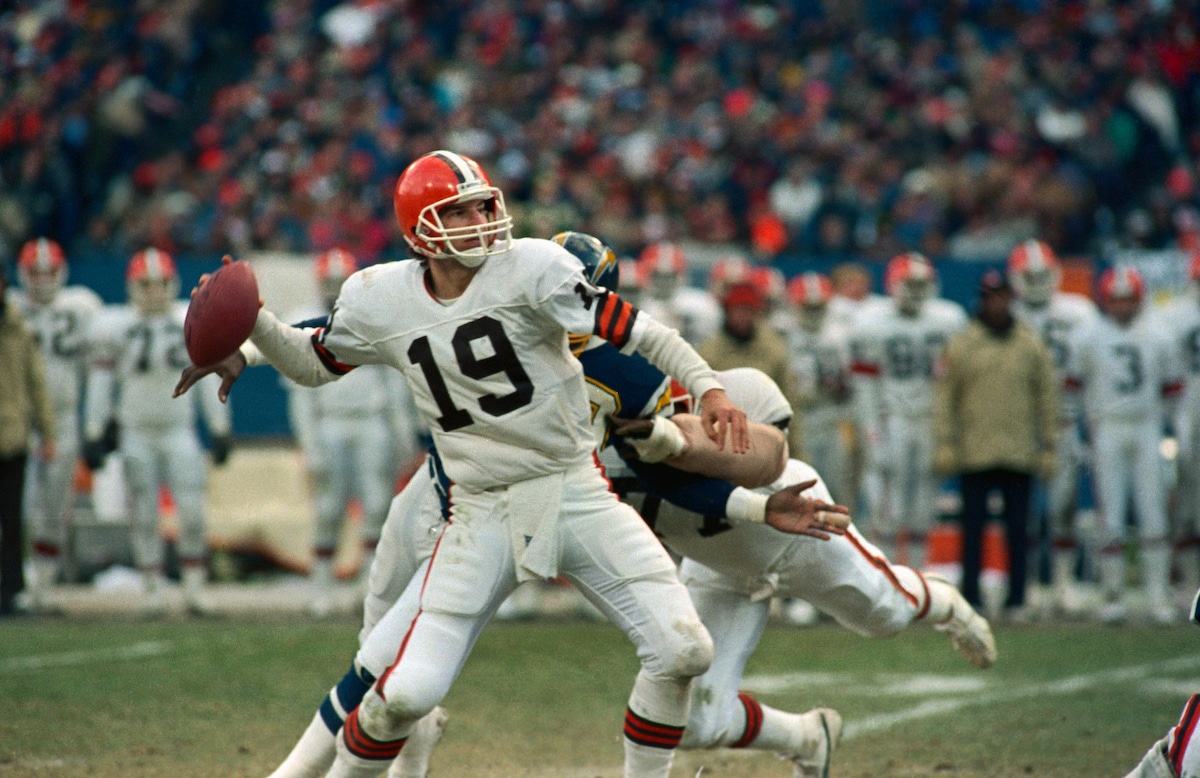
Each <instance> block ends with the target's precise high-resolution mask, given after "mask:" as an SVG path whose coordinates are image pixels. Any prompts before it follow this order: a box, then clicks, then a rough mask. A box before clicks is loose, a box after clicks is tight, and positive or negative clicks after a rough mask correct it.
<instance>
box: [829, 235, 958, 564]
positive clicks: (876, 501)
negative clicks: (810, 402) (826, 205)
mask: <svg viewBox="0 0 1200 778" xmlns="http://www.w3.org/2000/svg"><path fill="white" fill-rule="evenodd" d="M885 285H886V287H887V293H888V296H889V297H890V298H891V299H890V303H889V304H888V305H885V306H878V307H875V306H873V307H872V309H871V310H872V315H871V316H863V317H861V318H859V319H858V320H857V321H856V324H855V327H854V331H853V332H852V333H851V336H850V337H851V353H852V355H853V359H854V363H853V365H852V368H851V369H852V375H853V377H854V389H855V402H856V405H857V413H858V417H859V420H860V421H859V428H860V429H861V430H862V431H863V434H862V446H863V447H864V452H865V456H866V463H865V468H866V469H868V470H871V471H874V474H876V475H877V477H875V478H867V476H866V475H865V474H864V481H865V482H866V483H867V484H872V485H878V486H879V487H881V488H880V491H881V492H882V493H875V494H871V493H868V494H866V495H865V497H866V498H867V509H868V512H869V513H868V518H869V520H870V530H871V532H872V535H873V537H874V538H875V542H876V543H877V544H878V545H879V547H880V548H882V549H883V551H884V553H885V555H886V556H888V558H889V559H890V558H900V559H905V558H906V559H907V564H909V565H910V566H912V567H918V568H919V567H921V566H922V565H923V564H924V561H925V549H924V545H925V533H926V531H927V530H928V529H929V526H930V524H931V523H932V522H933V519H934V497H935V489H936V484H937V481H936V479H935V477H934V474H933V445H934V441H933V380H934V370H935V368H936V365H937V362H938V359H939V358H940V357H941V353H942V349H943V348H944V347H945V345H946V341H947V340H948V339H949V338H950V336H951V335H952V334H954V333H955V332H958V331H959V330H960V329H962V328H963V327H965V326H966V324H967V314H966V311H965V310H964V309H963V308H962V306H960V305H959V304H957V303H955V302H951V301H950V300H946V299H943V298H939V297H938V296H937V273H936V271H935V270H934V267H933V264H932V263H931V262H930V261H929V260H928V259H926V258H925V257H924V256H923V255H921V254H918V253H916V252H909V253H907V254H900V255H899V256H896V257H894V258H892V260H891V261H890V262H888V265H887V271H886V276H885ZM901 537H907V539H908V553H907V557H896V552H897V541H898V540H899V539H900V538H901Z"/></svg>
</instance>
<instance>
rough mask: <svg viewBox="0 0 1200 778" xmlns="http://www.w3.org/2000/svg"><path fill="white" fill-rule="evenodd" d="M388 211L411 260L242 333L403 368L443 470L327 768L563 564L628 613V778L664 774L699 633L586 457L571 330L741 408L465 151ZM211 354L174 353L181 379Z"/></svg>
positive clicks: (403, 720) (342, 361) (647, 540)
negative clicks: (434, 526)
mask: <svg viewBox="0 0 1200 778" xmlns="http://www.w3.org/2000/svg"><path fill="white" fill-rule="evenodd" d="M394 200H395V210H396V216H397V220H398V221H399V224H400V228H401V230H402V232H403V234H404V237H405V240H406V241H407V243H408V244H409V247H410V248H411V249H412V250H413V252H414V254H415V255H416V256H417V257H419V258H420V259H417V260H412V261H405V262H396V263H388V264H385V265H375V266H373V267H370V268H367V269H365V270H363V271H360V272H359V273H356V274H355V275H353V276H351V278H350V279H348V280H347V282H346V283H345V284H344V285H343V287H342V292H341V295H340V296H339V298H338V302H337V305H336V307H335V310H334V313H333V315H332V316H331V317H330V320H329V324H328V325H327V326H326V327H323V328H321V329H320V330H318V331H316V332H315V333H307V332H306V331H304V330H300V329H296V328H291V327H288V326H286V325H284V324H282V323H281V322H279V320H278V319H276V318H275V317H274V316H273V315H272V314H271V313H270V312H269V311H265V310H263V311H260V312H259V316H258V323H257V324H256V326H255V329H254V332H253V334H252V336H251V340H252V342H253V343H254V345H255V346H257V347H258V349H260V350H261V352H262V353H263V355H264V356H265V357H266V359H267V360H269V361H270V362H271V364H273V365H275V367H276V368H277V369H279V370H280V372H282V373H284V374H286V375H288V376H289V377H290V378H292V379H294V380H296V381H297V382H298V383H301V384H305V385H314V386H315V385H319V384H322V383H327V382H329V381H332V380H335V379H336V378H338V377H339V376H341V375H345V374H346V373H348V372H349V371H351V370H352V369H353V368H354V367H355V366H358V365H364V364H380V363H382V364H388V365H391V366H392V367H394V368H396V369H398V370H400V371H401V372H402V373H404V375H405V377H406V378H407V379H408V381H409V385H410V387H411V388H412V391H413V395H414V397H415V398H416V404H417V408H418V411H419V412H420V414H421V416H422V419H423V421H425V422H426V423H427V424H428V425H429V428H430V430H431V432H432V435H433V439H434V443H435V445H436V446H437V448H438V450H439V452H440V453H441V455H442V457H443V459H442V461H443V463H444V466H445V470H446V473H447V475H448V476H449V477H450V479H451V480H452V482H453V487H452V488H453V502H452V506H453V507H452V515H453V520H452V521H451V522H450V524H449V526H447V527H446V529H445V530H444V531H443V534H442V542H439V544H438V547H437V549H435V551H434V555H433V558H432V560H431V564H430V567H429V571H428V574H427V575H426V577H425V579H424V582H423V586H422V587H421V588H422V591H421V610H420V614H419V615H418V616H417V617H416V618H415V619H414V620H413V622H412V626H411V629H410V630H409V634H408V637H407V638H406V640H405V641H404V650H403V651H402V652H400V654H399V655H398V656H396V657H394V659H395V661H394V663H393V664H392V666H391V667H390V668H389V669H388V671H387V673H386V674H385V675H384V676H383V678H382V679H381V683H380V684H379V686H378V687H377V689H375V690H373V691H371V692H368V693H367V695H366V696H365V697H364V698H363V702H362V703H361V704H360V705H359V707H358V708H356V709H355V711H354V712H352V713H350V715H349V716H348V717H347V719H346V723H345V725H344V726H343V727H342V735H341V737H339V738H338V745H337V748H338V757H337V759H336V760H335V763H334V765H333V768H332V770H331V773H330V775H333V776H364V778H365V777H366V776H375V775H377V774H378V772H379V771H380V770H381V769H383V768H384V767H386V764H387V763H388V762H390V761H391V760H392V759H393V758H394V757H395V756H396V755H397V754H398V753H399V752H400V750H401V749H402V748H403V746H404V743H405V741H406V739H407V737H408V736H409V735H410V734H411V733H412V731H413V728H414V726H415V725H416V724H417V722H418V721H419V720H420V719H421V718H423V717H424V716H425V715H426V714H428V713H429V712H430V711H432V710H433V709H434V708H435V707H436V706H437V704H438V702H439V701H440V700H441V698H442V697H443V696H444V695H445V693H446V692H447V691H448V689H449V688H450V685H451V684H452V683H453V681H454V678H455V677H456V676H457V675H458V672H459V670H460V669H461V667H462V663H463V661H464V660H465V658H466V655H467V653H468V652H469V651H470V648H471V646H472V645H473V644H474V642H475V640H476V638H477V637H478V635H479V632H480V630H482V628H483V626H484V625H485V624H486V623H487V621H488V620H489V619H490V617H491V615H492V614H493V613H494V612H495V610H496V608H497V607H499V605H500V603H501V602H502V601H503V600H504V598H505V597H507V596H508V594H509V593H510V592H511V591H512V590H513V589H515V588H516V586H517V585H518V584H519V583H521V582H523V581H525V580H534V579H537V578H542V579H545V578H553V577H555V576H558V575H560V574H561V575H562V576H563V577H565V578H567V579H568V580H570V581H572V583H574V584H575V585H576V586H577V587H578V588H579V589H580V591H582V592H583V593H584V594H585V596H587V597H588V598H589V599H590V600H591V601H592V602H593V604H595V605H597V606H598V607H599V608H600V609H601V610H602V611H603V612H604V613H605V614H606V615H607V616H608V617H609V618H610V619H612V620H613V621H614V622H616V623H618V624H619V625H620V626H622V627H623V628H624V629H625V630H626V632H627V634H629V636H630V638H631V640H633V641H634V643H635V644H636V645H637V646H638V655H639V658H640V659H641V662H642V671H641V672H640V673H639V675H638V678H637V680H636V681H635V683H634V689H633V691H632V693H631V695H630V698H629V707H628V711H627V714H626V719H625V722H626V723H625V730H624V731H625V738H624V743H625V771H626V775H628V776H666V775H667V774H668V773H669V771H670V764H671V759H672V756H673V754H674V748H675V746H677V745H678V742H679V740H680V738H681V737H682V736H683V727H684V724H685V723H686V721H687V708H688V689H689V688H690V686H691V679H692V678H693V677H694V676H696V675H699V674H701V673H703V672H704V671H705V670H706V669H707V668H708V663H709V661H710V659H711V641H710V640H709V638H708V635H707V633H706V632H705V630H704V627H703V625H702V624H701V623H700V620H699V617H698V616H696V613H695V609H694V608H693V607H692V604H691V601H690V600H689V599H688V597H687V592H686V590H685V589H684V588H683V586H682V585H681V584H680V583H679V579H678V577H677V575H676V572H675V567H674V564H673V563H672V561H671V558H670V556H669V555H668V554H667V553H666V551H665V550H663V549H662V547H661V545H660V544H659V543H658V541H657V540H656V539H655V537H654V534H653V533H652V532H651V531H650V530H649V528H648V527H646V525H645V524H644V523H643V522H642V521H641V519H640V517H638V515H637V513H636V512H635V511H633V510H632V509H630V508H629V507H628V506H625V505H623V504H621V503H620V502H619V501H617V499H616V498H615V496H613V495H612V493H611V492H610V491H609V490H608V487H607V483H606V482H605V480H604V478H603V475H602V472H601V470H600V469H599V467H598V466H597V464H596V463H595V461H594V459H593V457H592V449H593V447H594V444H593V442H592V435H591V432H590V409H589V407H588V404H587V394H586V390H585V388H584V380H583V372H582V369H581V368H580V367H579V363H578V362H577V361H575V360H574V359H572V358H571V356H570V353H569V351H567V348H566V343H567V338H566V334H567V332H580V331H582V332H589V331H590V332H593V333H594V334H597V335H599V336H601V337H603V338H604V339H605V340H608V341H609V342H611V343H613V344H615V345H617V346H618V347H620V348H628V349H631V350H632V349H636V350H638V351H640V352H642V353H643V354H645V355H646V356H647V357H648V358H649V359H650V360H651V361H652V362H655V363H657V364H659V366H660V367H662V368H663V369H664V370H665V372H668V373H670V374H672V375H675V376H677V377H679V379H680V381H681V382H682V383H683V384H684V386H686V387H687V389H688V390H689V391H690V392H691V393H692V394H693V395H694V396H696V397H701V398H702V400H703V402H704V409H705V429H706V432H707V433H708V434H709V435H710V436H712V438H713V440H715V441H719V443H720V445H722V446H724V445H730V446H732V448H733V450H734V451H744V450H745V448H746V445H747V431H746V420H745V414H744V413H742V412H741V410H740V409H738V408H736V406H734V405H733V404H732V403H731V402H729V400H728V398H727V397H726V396H725V392H724V390H723V389H722V388H721V386H720V384H719V382H718V381H717V379H716V377H715V374H714V373H713V371H712V370H711V369H710V368H709V367H708V365H706V364H705V363H704V361H703V360H701V359H700V358H699V356H698V355H697V354H696V353H695V350H694V349H692V348H691V347H689V346H688V345H687V343H686V341H684V340H683V339H682V338H681V337H679V335H678V334H677V333H675V332H674V331H673V330H671V329H670V328H668V327H666V326H664V325H662V324H661V323H659V322H656V321H654V320H653V318H651V317H649V316H644V315H641V314H640V312H639V311H638V310H637V309H636V308H634V307H633V306H631V305H629V304H628V303H626V302H625V301H623V300H621V299H620V297H618V296H617V295H616V294H615V293H613V292H611V291H609V290H607V289H603V288H600V287H596V286H594V285H592V284H591V283H590V282H588V280H587V279H586V277H585V276H584V275H583V272H582V270H581V268H580V266H579V263H578V260H576V259H575V258H574V257H573V256H572V255H571V254H570V253H569V252H568V251H566V250H565V249H563V248H562V247H561V246H559V245H557V244H555V243H554V242H552V241H549V240H538V239H532V238H524V239H514V238H513V236H512V231H511V224H512V219H511V217H509V215H508V213H507V211H506V209H505V206H504V197H503V195H502V193H501V192H500V190H499V189H497V188H496V187H494V186H492V185H491V182H490V181H489V180H488V178H487V176H486V174H485V173H484V172H483V169H482V168H481V167H480V166H479V165H478V163H476V162H475V161H474V160H471V159H469V158H467V157H464V156H462V155H460V154H456V153H454V152H451V151H436V152H431V153H429V154H426V155H424V156H422V157H420V158H418V159H417V160H416V161H414V162H413V163H412V164H410V165H409V166H408V167H407V168H406V169H405V171H404V173H402V174H401V176H400V179H399V181H398V182H397V184H396V190H395V198H394ZM235 365H236V369H237V370H239V371H240V369H241V368H242V367H243V366H244V365H245V358H244V356H243V355H242V354H241V353H238V354H235V355H234V357H231V358H230V359H228V360H225V361H224V362H223V363H221V364H220V365H218V366H217V367H216V368H215V369H213V368H209V369H201V368H189V369H186V370H185V371H184V373H183V375H182V376H181V378H180V382H179V384H178V386H177V387H176V393H177V394H181V393H182V392H184V391H186V390H187V389H188V387H190V386H191V385H192V384H193V383H194V380H195V379H196V378H197V377H199V376H201V375H204V374H207V373H208V372H223V373H225V374H226V382H225V385H223V388H222V393H224V394H227V391H228V388H227V384H228V383H229V379H228V374H229V373H231V372H232V370H233V369H234V366H235Z"/></svg>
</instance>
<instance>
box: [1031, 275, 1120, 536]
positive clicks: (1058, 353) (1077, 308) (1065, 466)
mask: <svg viewBox="0 0 1200 778" xmlns="http://www.w3.org/2000/svg"><path fill="white" fill-rule="evenodd" d="M1013 315H1014V316H1016V318H1017V319H1019V320H1021V321H1023V322H1025V323H1026V324H1028V325H1029V326H1030V327H1032V328H1033V330H1034V331H1035V332H1037V333H1038V334H1039V335H1041V336H1042V340H1043V341H1044V342H1045V343H1046V345H1047V346H1048V347H1049V348H1050V356H1051V358H1052V359H1053V360H1054V367H1055V369H1056V371H1057V375H1058V379H1059V381H1060V382H1061V381H1062V380H1063V378H1064V377H1065V375H1064V374H1065V371H1066V368H1067V359H1068V355H1069V353H1070V346H1071V340H1072V338H1073V337H1074V335H1075V334H1076V333H1078V332H1079V331H1080V330H1081V329H1082V328H1084V327H1086V326H1088V325H1090V324H1091V323H1093V322H1095V321H1096V320H1097V319H1098V318H1099V317H1100V312H1099V311H1098V310H1097V309H1096V304H1095V303H1093V302H1092V301H1091V300H1090V299H1088V298H1087V297H1084V296H1083V295H1081V294H1072V293H1069V292H1055V293H1054V294H1053V295H1052V296H1051V297H1050V301H1049V302H1048V303H1047V304H1046V305H1042V306H1031V305H1028V304H1026V303H1025V302H1024V301H1022V300H1017V301H1016V302H1015V303H1013ZM1064 401H1065V400H1064ZM1061 422H1062V423H1061V425H1060V429H1059V431H1058V432H1059V434H1058V449H1057V452H1056V454H1057V459H1058V468H1057V470H1056V471H1055V474H1054V478H1053V480H1052V481H1051V482H1050V483H1049V484H1048V487H1049V489H1048V494H1047V495H1046V497H1047V502H1048V504H1047V519H1048V526H1047V527H1046V531H1047V533H1048V534H1049V536H1050V538H1051V541H1052V542H1053V543H1054V545H1055V547H1056V548H1061V549H1064V550H1068V551H1069V550H1070V549H1071V548H1073V547H1074V545H1075V540H1074V538H1073V537H1072V530H1073V529H1074V526H1073V525H1074V522H1073V521H1072V519H1073V516H1072V515H1071V512H1072V511H1073V510H1074V509H1075V508H1076V507H1078V506H1077V501H1078V492H1079V477H1080V470H1081V468H1082V467H1083V463H1084V448H1083V440H1082V438H1081V437H1080V434H1079V425H1078V424H1076V423H1074V422H1073V421H1072V419H1071V415H1070V414H1069V413H1067V412H1065V411H1064V413H1063V415H1062V419H1061Z"/></svg>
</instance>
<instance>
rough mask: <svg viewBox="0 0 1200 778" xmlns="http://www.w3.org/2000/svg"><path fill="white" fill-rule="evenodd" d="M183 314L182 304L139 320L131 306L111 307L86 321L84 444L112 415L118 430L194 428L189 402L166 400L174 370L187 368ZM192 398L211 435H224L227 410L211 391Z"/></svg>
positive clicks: (173, 381) (175, 380)
mask: <svg viewBox="0 0 1200 778" xmlns="http://www.w3.org/2000/svg"><path fill="white" fill-rule="evenodd" d="M186 314H187V304H186V303H184V302H177V303H175V304H174V305H173V306H172V308H171V310H169V311H168V312H167V313H164V314H161V315H158V316H143V315H142V314H140V313H139V312H138V311H137V310H136V309H135V308H133V307H131V306H127V305H115V306H108V307H105V308H104V309H103V310H102V311H101V312H100V314H99V315H98V316H97V317H96V319H95V320H94V321H93V322H92V327H91V330H90V334H89V337H88V342H89V348H90V349H91V354H92V369H91V371H90V374H89V376H88V389H87V417H86V418H87V423H86V430H87V438H88V439H89V440H91V439H95V438H97V437H99V436H100V434H101V433H102V432H103V430H104V425H105V423H106V422H107V420H108V419H109V418H110V417H113V416H115V417H116V420H117V421H118V422H119V423H120V425H121V427H122V428H123V429H132V428H139V427H147V428H149V427H154V428H165V427H177V426H182V427H188V428H191V427H192V426H193V425H194V423H195V421H196V411H195V408H194V406H193V403H192V402H189V401H186V400H176V399H173V398H172V397H171V394H172V392H173V391H174V389H175V384H176V383H178V381H179V374H180V372H181V371H182V370H183V369H184V368H185V367H187V366H188V365H190V364H191V360H190V359H189V358H188V353H187V347H186V345H185V344H184V341H183V320H184V316H185V315H186ZM210 383H211V382H210ZM114 385H115V386H114ZM114 389H115V396H114ZM195 394H196V395H198V397H199V400H198V401H199V402H200V403H201V404H202V407H203V408H204V416H205V422H206V423H207V424H208V425H209V427H210V429H211V431H212V432H213V434H215V435H225V434H228V433H229V429H230V422H229V406H227V405H225V404H223V403H221V402H220V401H219V400H217V399H216V393H215V391H201V392H196V393H195ZM114 403H115V404H114Z"/></svg>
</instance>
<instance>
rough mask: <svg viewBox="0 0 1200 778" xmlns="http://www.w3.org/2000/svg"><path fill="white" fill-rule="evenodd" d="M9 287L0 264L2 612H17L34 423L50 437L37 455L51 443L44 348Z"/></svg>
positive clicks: (50, 448)
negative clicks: (27, 468) (12, 300)
mask: <svg viewBox="0 0 1200 778" xmlns="http://www.w3.org/2000/svg"><path fill="white" fill-rule="evenodd" d="M7 291H8V282H7V276H6V274H5V268H4V265H3V264H0V618H3V617H4V616H10V615H12V614H13V613H15V612H16V596H17V594H18V593H20V591H21V590H22V589H24V588H25V577H24V575H23V572H22V569H21V568H22V560H23V558H24V545H23V544H24V537H23V534H22V530H23V527H22V516H21V501H22V499H23V497H24V492H25V460H26V457H27V456H28V453H29V435H30V431H31V429H32V427H36V428H37V430H38V432H39V433H41V437H42V440H45V441H49V442H48V443H47V444H46V445H45V446H44V447H43V450H42V451H41V452H39V453H40V455H41V456H43V457H46V456H53V447H54V443H53V441H54V412H53V410H52V408H51V407H50V397H49V395H48V394H47V393H46V374H45V367H44V366H43V364H42V354H41V352H40V351H39V350H38V346H37V342H36V341H35V340H34V339H33V335H32V333H30V331H29V329H28V328H27V327H26V326H25V323H24V321H23V320H22V319H21V316H20V313H19V312H18V311H17V308H16V306H15V305H11V304H9V303H8V298H7Z"/></svg>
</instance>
